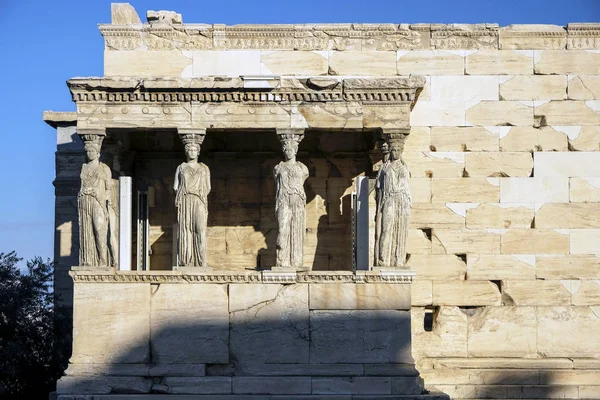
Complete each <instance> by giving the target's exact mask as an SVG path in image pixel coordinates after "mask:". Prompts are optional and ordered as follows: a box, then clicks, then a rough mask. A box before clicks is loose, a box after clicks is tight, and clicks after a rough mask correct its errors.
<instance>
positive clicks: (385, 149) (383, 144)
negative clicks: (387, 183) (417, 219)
mask: <svg viewBox="0 0 600 400" xmlns="http://www.w3.org/2000/svg"><path fill="white" fill-rule="evenodd" d="M378 145H379V150H380V151H381V154H382V156H383V157H382V160H381V166H380V167H379V171H377V177H376V178H375V182H376V183H375V252H374V254H375V264H374V265H377V257H378V254H379V237H380V236H381V188H380V187H381V186H382V185H381V184H380V181H381V177H382V175H381V172H382V171H383V170H384V169H385V167H387V166H388V161H389V159H390V146H389V144H388V143H387V141H385V140H383V139H382V140H380V141H378Z"/></svg>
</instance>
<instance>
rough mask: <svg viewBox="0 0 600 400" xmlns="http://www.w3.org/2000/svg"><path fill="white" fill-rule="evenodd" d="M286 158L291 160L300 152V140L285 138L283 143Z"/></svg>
mask: <svg viewBox="0 0 600 400" xmlns="http://www.w3.org/2000/svg"><path fill="white" fill-rule="evenodd" d="M281 147H282V149H283V154H284V155H285V160H286V161H289V160H291V159H293V158H295V157H296V154H298V142H297V141H295V140H285V141H283V142H282V143H281Z"/></svg>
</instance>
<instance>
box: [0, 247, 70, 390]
mask: <svg viewBox="0 0 600 400" xmlns="http://www.w3.org/2000/svg"><path fill="white" fill-rule="evenodd" d="M19 261H21V259H20V258H18V257H17V255H16V253H15V252H10V253H0V398H3V399H47V398H48V393H49V392H51V391H53V390H54V388H55V384H56V380H57V379H58V378H59V377H60V375H61V373H62V370H63V368H64V364H65V357H64V356H63V355H61V354H60V352H59V351H55V337H57V336H59V335H60V332H61V330H62V329H61V325H63V324H64V323H63V318H61V317H60V316H58V315H55V310H54V304H53V288H52V275H53V265H52V263H51V262H50V260H47V261H46V262H44V261H43V260H42V259H41V258H40V257H36V258H34V259H33V260H31V261H28V262H27V271H26V273H22V272H21V271H20V269H19V266H18V263H19Z"/></svg>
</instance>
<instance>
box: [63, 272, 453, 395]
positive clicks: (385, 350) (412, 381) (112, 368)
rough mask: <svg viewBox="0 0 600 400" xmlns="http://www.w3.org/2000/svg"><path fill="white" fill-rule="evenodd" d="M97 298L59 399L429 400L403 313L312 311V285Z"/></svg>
mask: <svg viewBox="0 0 600 400" xmlns="http://www.w3.org/2000/svg"><path fill="white" fill-rule="evenodd" d="M86 285H87V284H82V285H81V286H86ZM89 286H97V287H96V288H92V287H90V288H89V290H87V289H86V290H87V294H86V298H87V299H89V300H83V301H89V304H77V306H76V313H75V314H76V315H75V325H76V334H75V338H74V354H73V357H72V358H71V363H72V364H71V365H70V367H69V369H68V371H67V376H66V377H63V378H62V379H61V381H59V384H58V392H59V394H109V393H169V394H205V395H216V394H253V395H265V396H263V397H256V398H257V399H258V398H260V399H277V398H279V397H277V396H278V395H282V396H283V395H310V394H315V395H316V394H347V395H349V396H348V397H342V399H350V398H351V397H350V395H351V394H356V395H359V394H362V395H391V394H412V395H416V394H421V392H422V384H421V381H420V378H419V377H418V372H417V371H416V369H415V367H414V364H413V361H412V357H411V354H410V349H411V344H410V341H411V334H410V311H407V310H324V309H309V304H308V290H309V288H308V286H309V285H307V284H292V285H278V284H267V285H263V284H231V285H211V284H161V285H151V288H150V285H146V284H111V285H103V284H93V285H89ZM400 286H404V285H400ZM106 289H108V290H106ZM146 290H151V294H147V297H145V298H146V299H148V296H149V297H150V298H149V299H148V300H149V301H148V304H145V305H144V304H143V303H144V296H143V295H141V296H140V295H139V294H141V293H142V292H145V291H146ZM76 291H77V290H76ZM127 292H129V293H127ZM194 292H195V293H196V295H195V296H192V293H194ZM101 293H104V294H103V295H102V294H101ZM115 296H116V297H118V298H119V299H118V303H120V304H121V309H118V307H116V304H117V303H115V301H117V300H116V299H114V300H113V303H112V304H108V303H109V302H108V301H107V302H105V303H104V304H103V303H102V302H98V300H99V299H100V300H101V299H102V298H106V299H109V298H111V297H113V298H114V297H115ZM228 296H229V297H228ZM134 298H137V300H138V301H137V304H136V303H135V302H134V301H131V300H133V299H134ZM94 304H95V305H96V307H94V308H92V307H91V306H92V305H94ZM79 312H81V314H79ZM78 318H82V320H81V321H79V320H78ZM206 398H209V397H206ZM281 398H282V399H283V398H284V397H281ZM288 398H289V397H288ZM428 398H439V399H442V398H447V397H428Z"/></svg>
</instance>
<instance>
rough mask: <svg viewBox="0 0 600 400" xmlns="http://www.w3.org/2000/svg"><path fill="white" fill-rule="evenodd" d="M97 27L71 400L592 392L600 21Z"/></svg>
mask: <svg viewBox="0 0 600 400" xmlns="http://www.w3.org/2000/svg"><path fill="white" fill-rule="evenodd" d="M100 31H101V33H102V36H103V37H104V41H105V53H104V55H105V57H104V76H102V77H90V78H73V79H71V80H69V81H68V82H67V84H68V87H69V90H70V92H71V95H72V97H73V100H74V102H75V104H76V108H77V111H76V112H52V111H47V112H45V113H44V120H45V121H46V122H47V123H49V124H50V125H52V126H53V127H55V128H56V130H57V152H56V180H55V181H54V185H55V187H56V236H55V262H56V272H55V292H56V302H57V305H58V306H59V307H61V308H62V309H64V310H66V312H67V313H68V315H70V316H71V317H72V321H73V336H72V355H71V358H70V363H69V367H68V369H67V370H66V371H65V376H63V377H62V378H61V379H60V381H59V382H58V389H57V394H58V398H59V399H62V400H75V399H77V400H79V399H86V400H99V399H106V400H108V399H120V400H134V399H135V400H140V399H156V400H159V399H167V398H174V399H177V398H178V397H177V396H180V397H179V398H180V399H186V400H187V399H223V400H225V399H248V400H277V399H280V400H283V399H288V400H292V399H294V400H296V399H332V400H333V399H335V400H350V399H365V400H366V399H373V400H374V399H398V400H399V399H448V398H456V399H463V398H464V399H476V398H503V399H517V398H529V399H531V398H536V399H547V398H568V399H579V398H582V399H583V398H587V399H592V398H600V333H599V332H600V204H599V203H600V100H599V99H600V24H569V25H568V26H567V27H566V28H564V27H559V26H552V25H511V26H508V27H503V28H500V27H498V26H497V25H496V24H478V25H441V24H416V25H402V24H330V25H327V24H311V25H234V26H225V25H218V24H215V25H207V24H184V23H183V22H182V17H181V15H179V14H177V13H175V12H168V11H158V12H155V11H148V13H147V22H146V23H142V22H141V21H140V18H139V16H138V14H137V13H136V11H135V10H134V9H133V8H132V7H131V6H130V5H129V4H113V5H112V21H111V23H110V24H104V25H100Z"/></svg>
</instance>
